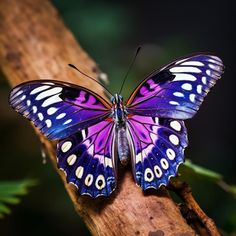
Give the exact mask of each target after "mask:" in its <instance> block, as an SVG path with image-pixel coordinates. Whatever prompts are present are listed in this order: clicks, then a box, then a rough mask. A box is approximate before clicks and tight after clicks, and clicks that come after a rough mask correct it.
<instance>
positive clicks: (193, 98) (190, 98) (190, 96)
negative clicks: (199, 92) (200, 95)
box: [189, 93, 196, 102]
mask: <svg viewBox="0 0 236 236" xmlns="http://www.w3.org/2000/svg"><path fill="white" fill-rule="evenodd" d="M195 97H196V95H195V94H193V93H191V94H190V95H189V100H190V101H191V102H195Z"/></svg>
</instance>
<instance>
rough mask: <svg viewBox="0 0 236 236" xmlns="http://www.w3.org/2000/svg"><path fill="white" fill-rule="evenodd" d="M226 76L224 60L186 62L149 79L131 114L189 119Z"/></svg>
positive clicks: (135, 95)
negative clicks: (218, 82) (211, 89)
mask: <svg viewBox="0 0 236 236" xmlns="http://www.w3.org/2000/svg"><path fill="white" fill-rule="evenodd" d="M222 73H223V63H222V61H221V59H220V58H218V57H216V56H212V55H204V54H200V55H195V56H190V57H186V58H182V59H180V60H177V61H175V62H172V63H171V64H169V65H167V66H165V67H164V68H162V69H161V70H159V71H156V72H154V73H152V74H151V75H150V76H148V77H147V78H146V79H145V80H144V81H143V82H142V83H141V84H140V85H139V86H138V87H137V89H136V90H135V91H134V93H133V94H132V95H131V96H130V98H129V99H128V102H127V111H128V112H129V113H131V114H137V115H149V116H158V117H163V118H172V119H182V120H185V119H189V118H192V117H193V116H194V115H195V114H196V112H197V111H198V109H199V107H200V105H201V104H202V102H203V99H204V97H205V96H206V95H207V93H208V92H209V90H210V88H211V87H213V86H214V84H215V83H216V81H217V80H218V79H219V78H220V77H221V75H222Z"/></svg>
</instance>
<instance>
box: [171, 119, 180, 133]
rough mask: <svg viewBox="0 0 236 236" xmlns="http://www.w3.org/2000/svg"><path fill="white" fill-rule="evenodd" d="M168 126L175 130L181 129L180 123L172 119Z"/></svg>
mask: <svg viewBox="0 0 236 236" xmlns="http://www.w3.org/2000/svg"><path fill="white" fill-rule="evenodd" d="M170 127H172V128H173V129H174V130H176V131H180V130H181V125H180V123H179V122H178V121H177V120H173V121H171V122H170Z"/></svg>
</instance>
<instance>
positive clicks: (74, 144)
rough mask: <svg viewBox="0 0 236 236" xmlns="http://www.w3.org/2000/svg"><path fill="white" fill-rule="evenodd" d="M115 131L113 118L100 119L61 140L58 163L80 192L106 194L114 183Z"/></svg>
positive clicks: (94, 195)
mask: <svg viewBox="0 0 236 236" xmlns="http://www.w3.org/2000/svg"><path fill="white" fill-rule="evenodd" d="M114 157H115V132H114V124H113V122H112V121H107V120H104V121H101V122H99V123H98V124H96V125H93V126H90V127H88V128H86V129H83V130H82V131H80V132H78V133H76V134H74V135H72V136H70V137H68V138H66V139H63V140H62V141H60V142H59V143H58V145H57V158H58V159H57V161H58V167H59V168H60V169H62V170H64V172H65V174H66V178H67V182H68V183H72V184H74V185H75V186H76V187H77V188H78V192H79V193H80V194H81V195H89V196H91V197H93V198H96V197H98V196H109V195H110V194H111V192H112V191H113V190H114V189H115V186H116V179H115V178H116V171H115V168H116V167H115V160H114Z"/></svg>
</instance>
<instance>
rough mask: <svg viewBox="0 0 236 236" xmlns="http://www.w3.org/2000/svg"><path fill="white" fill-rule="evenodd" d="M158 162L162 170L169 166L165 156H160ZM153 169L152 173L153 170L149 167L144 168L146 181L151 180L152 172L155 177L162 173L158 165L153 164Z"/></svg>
mask: <svg viewBox="0 0 236 236" xmlns="http://www.w3.org/2000/svg"><path fill="white" fill-rule="evenodd" d="M160 164H161V167H162V168H163V169H164V170H167V169H168V168H169V163H168V161H167V160H166V159H165V158H162V159H161V160H160ZM153 170H154V173H153V171H152V170H151V169H150V168H146V170H145V172H144V180H145V181H147V182H151V181H153V179H154V174H155V176H156V177H157V178H161V176H162V174H163V173H162V170H161V168H160V167H159V166H158V165H155V166H154V168H153Z"/></svg>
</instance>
